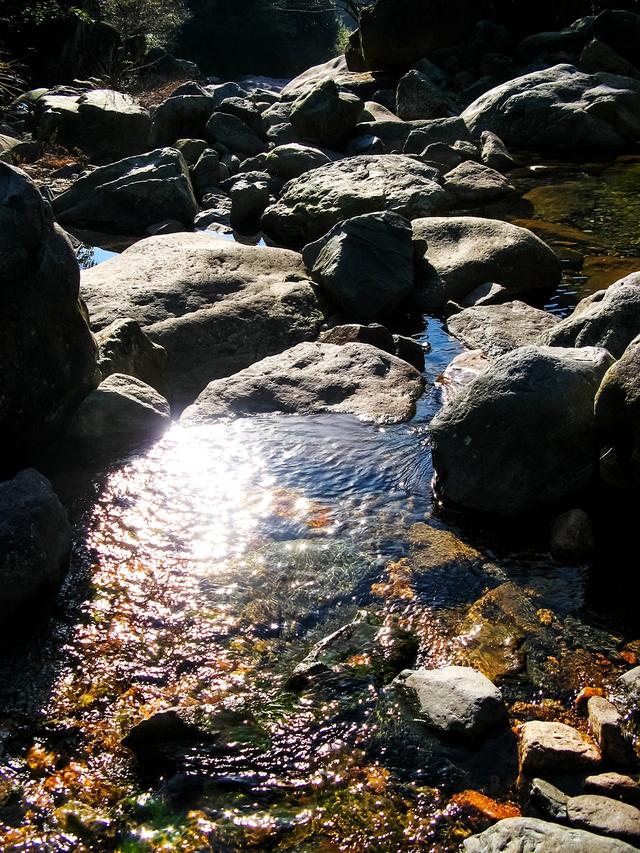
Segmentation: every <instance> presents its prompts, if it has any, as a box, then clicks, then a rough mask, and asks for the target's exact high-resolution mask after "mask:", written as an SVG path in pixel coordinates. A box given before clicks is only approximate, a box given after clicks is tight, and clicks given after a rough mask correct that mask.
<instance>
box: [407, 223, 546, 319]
mask: <svg viewBox="0 0 640 853" xmlns="http://www.w3.org/2000/svg"><path fill="white" fill-rule="evenodd" d="M413 233H414V236H415V237H416V238H419V239H422V240H424V241H426V244H427V250H426V255H425V257H426V259H427V261H428V262H429V263H430V264H431V266H432V267H434V269H435V270H436V272H437V274H438V279H437V280H435V281H432V282H430V284H429V286H428V287H427V288H426V289H425V290H424V292H423V299H424V301H425V303H427V304H429V305H431V306H432V307H434V308H437V307H443V306H444V305H446V303H447V302H448V301H449V300H453V301H454V302H461V301H462V300H463V299H464V298H465V296H467V294H469V293H471V291H473V290H475V289H476V287H479V286H480V285H483V284H486V283H487V282H494V283H496V284H499V285H502V287H504V288H506V289H507V290H508V291H509V293H511V294H513V295H516V294H519V293H525V292H527V291H532V290H539V289H545V288H551V287H555V285H557V284H558V282H559V281H560V272H561V270H560V262H559V260H558V258H557V256H556V254H555V252H554V251H553V250H552V249H550V248H549V246H547V244H546V243H544V242H543V241H542V240H540V238H539V237H536V236H535V234H533V233H532V232H531V231H529V230H527V229H526V228H519V227H518V226H517V225H511V224H510V223H509V222H500V221H498V220H495V219H482V218H480V217H475V216H451V217H437V216H433V217H429V218H427V219H418V220H415V221H414V222H413Z"/></svg>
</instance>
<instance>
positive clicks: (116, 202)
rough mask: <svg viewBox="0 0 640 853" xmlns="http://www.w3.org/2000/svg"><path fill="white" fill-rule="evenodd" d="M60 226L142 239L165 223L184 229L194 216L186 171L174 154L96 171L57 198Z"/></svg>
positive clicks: (165, 151) (167, 151)
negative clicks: (142, 235)
mask: <svg viewBox="0 0 640 853" xmlns="http://www.w3.org/2000/svg"><path fill="white" fill-rule="evenodd" d="M53 208H54V211H55V213H56V216H57V218H58V220H59V221H60V222H61V223H62V224H63V225H75V226H77V227H82V228H88V229H93V230H96V231H104V232H107V233H111V234H144V232H145V230H146V228H148V227H149V226H150V225H154V224H155V223H157V222H162V221H163V220H165V219H175V220H177V221H178V222H182V223H183V224H184V225H185V226H187V227H190V226H191V225H192V223H193V218H194V216H195V215H196V213H197V212H198V206H197V204H196V200H195V197H194V195H193V188H192V186H191V181H190V179H189V171H188V169H187V165H186V163H185V162H184V160H183V159H182V156H181V155H180V153H179V152H178V151H177V150H176V149H175V148H159V149H156V150H155V151H150V152H149V153H147V154H140V155H139V156H137V157H127V158H126V159H124V160H119V161H118V162H117V163H111V164H110V165H109V166H102V167H100V168H99V169H96V170H95V171H93V172H90V173H89V174H87V175H85V176H83V177H81V178H79V179H78V180H77V181H76V182H75V183H74V184H73V185H72V186H71V187H70V188H69V189H68V190H66V192H63V193H62V194H61V195H59V196H57V197H56V198H55V199H54V202H53Z"/></svg>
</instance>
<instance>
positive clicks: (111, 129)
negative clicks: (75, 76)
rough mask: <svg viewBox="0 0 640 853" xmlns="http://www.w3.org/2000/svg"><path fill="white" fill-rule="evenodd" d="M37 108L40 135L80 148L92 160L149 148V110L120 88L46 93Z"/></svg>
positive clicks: (93, 161) (122, 155)
mask: <svg viewBox="0 0 640 853" xmlns="http://www.w3.org/2000/svg"><path fill="white" fill-rule="evenodd" d="M38 110H39V112H40V117H39V120H38V126H37V131H36V133H37V137H38V139H41V140H43V141H47V142H55V143H57V144H58V145H64V146H65V147H66V148H69V149H73V148H77V149H78V150H79V151H82V152H83V153H84V154H86V155H87V156H88V158H89V160H90V162H92V163H108V162H110V161H112V160H120V159H121V158H122V157H129V156H131V155H132V154H141V153H142V152H143V151H145V150H146V148H147V143H148V138H149V131H150V129H151V120H150V118H149V113H148V111H147V110H146V109H144V107H141V106H140V104H138V103H137V102H136V101H135V100H134V99H133V98H132V97H130V96H129V95H124V94H122V93H121V92H114V91H112V90H111V89H96V90H94V91H91V92H84V93H82V94H81V95H45V96H44V97H42V98H40V99H39V101H38Z"/></svg>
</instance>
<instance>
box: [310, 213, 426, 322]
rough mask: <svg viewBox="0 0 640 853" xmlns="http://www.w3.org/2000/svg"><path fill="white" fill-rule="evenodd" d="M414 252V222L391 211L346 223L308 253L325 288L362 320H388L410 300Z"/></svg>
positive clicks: (313, 274) (348, 313) (313, 270)
mask: <svg viewBox="0 0 640 853" xmlns="http://www.w3.org/2000/svg"><path fill="white" fill-rule="evenodd" d="M413 257H414V248H413V234H412V231H411V223H410V222H408V221H407V220H406V219H404V218H403V217H402V216H399V215H398V214H397V213H391V212H388V211H385V212H384V213H368V214H364V215H363V216H356V217H354V218H353V219H348V220H346V221H345V222H341V223H340V224H339V225H336V226H335V227H334V228H332V229H331V231H329V233H328V234H326V235H325V236H324V237H322V238H320V240H317V241H316V242H315V243H309V244H308V245H307V246H305V248H304V250H303V252H302V259H303V261H304V264H305V266H306V268H307V270H308V271H309V274H310V275H311V277H312V278H313V279H314V281H316V282H318V284H319V285H320V287H321V288H322V290H323V291H324V293H326V295H327V296H328V297H329V298H330V299H331V300H332V301H333V302H335V303H336V305H338V306H339V307H340V308H341V309H342V311H343V312H344V314H345V316H346V317H347V318H348V319H354V320H358V321H359V322H362V323H370V322H374V321H376V320H381V319H384V318H385V317H387V316H388V315H389V314H390V313H392V312H393V311H394V310H395V309H396V308H398V307H399V306H400V305H402V304H403V303H404V302H405V301H406V300H407V298H408V297H409V296H410V294H411V292H412V291H413Z"/></svg>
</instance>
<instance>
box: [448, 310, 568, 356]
mask: <svg viewBox="0 0 640 853" xmlns="http://www.w3.org/2000/svg"><path fill="white" fill-rule="evenodd" d="M557 322H558V318H557V317H554V315H553V314H550V313H549V312H548V311H541V310H540V309H538V308H532V307H531V306H530V305H527V304H526V303H525V302H518V301H514V302H505V303H503V304H502V305H479V306H477V307H473V308H465V310H464V311H460V312H459V313H458V314H453V315H452V316H451V317H449V319H448V320H447V329H448V331H449V332H450V333H451V334H452V335H453V336H454V337H455V338H458V340H460V341H462V343H463V344H464V345H465V346H466V347H469V349H479V350H482V352H483V353H485V355H489V356H498V355H504V354H505V353H507V352H511V350H514V349H517V348H518V347H522V346H526V345H527V344H534V343H536V341H537V339H538V338H539V337H540V335H541V334H542V333H543V332H544V331H545V330H547V329H550V328H553V326H555V324H556V323H557Z"/></svg>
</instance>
